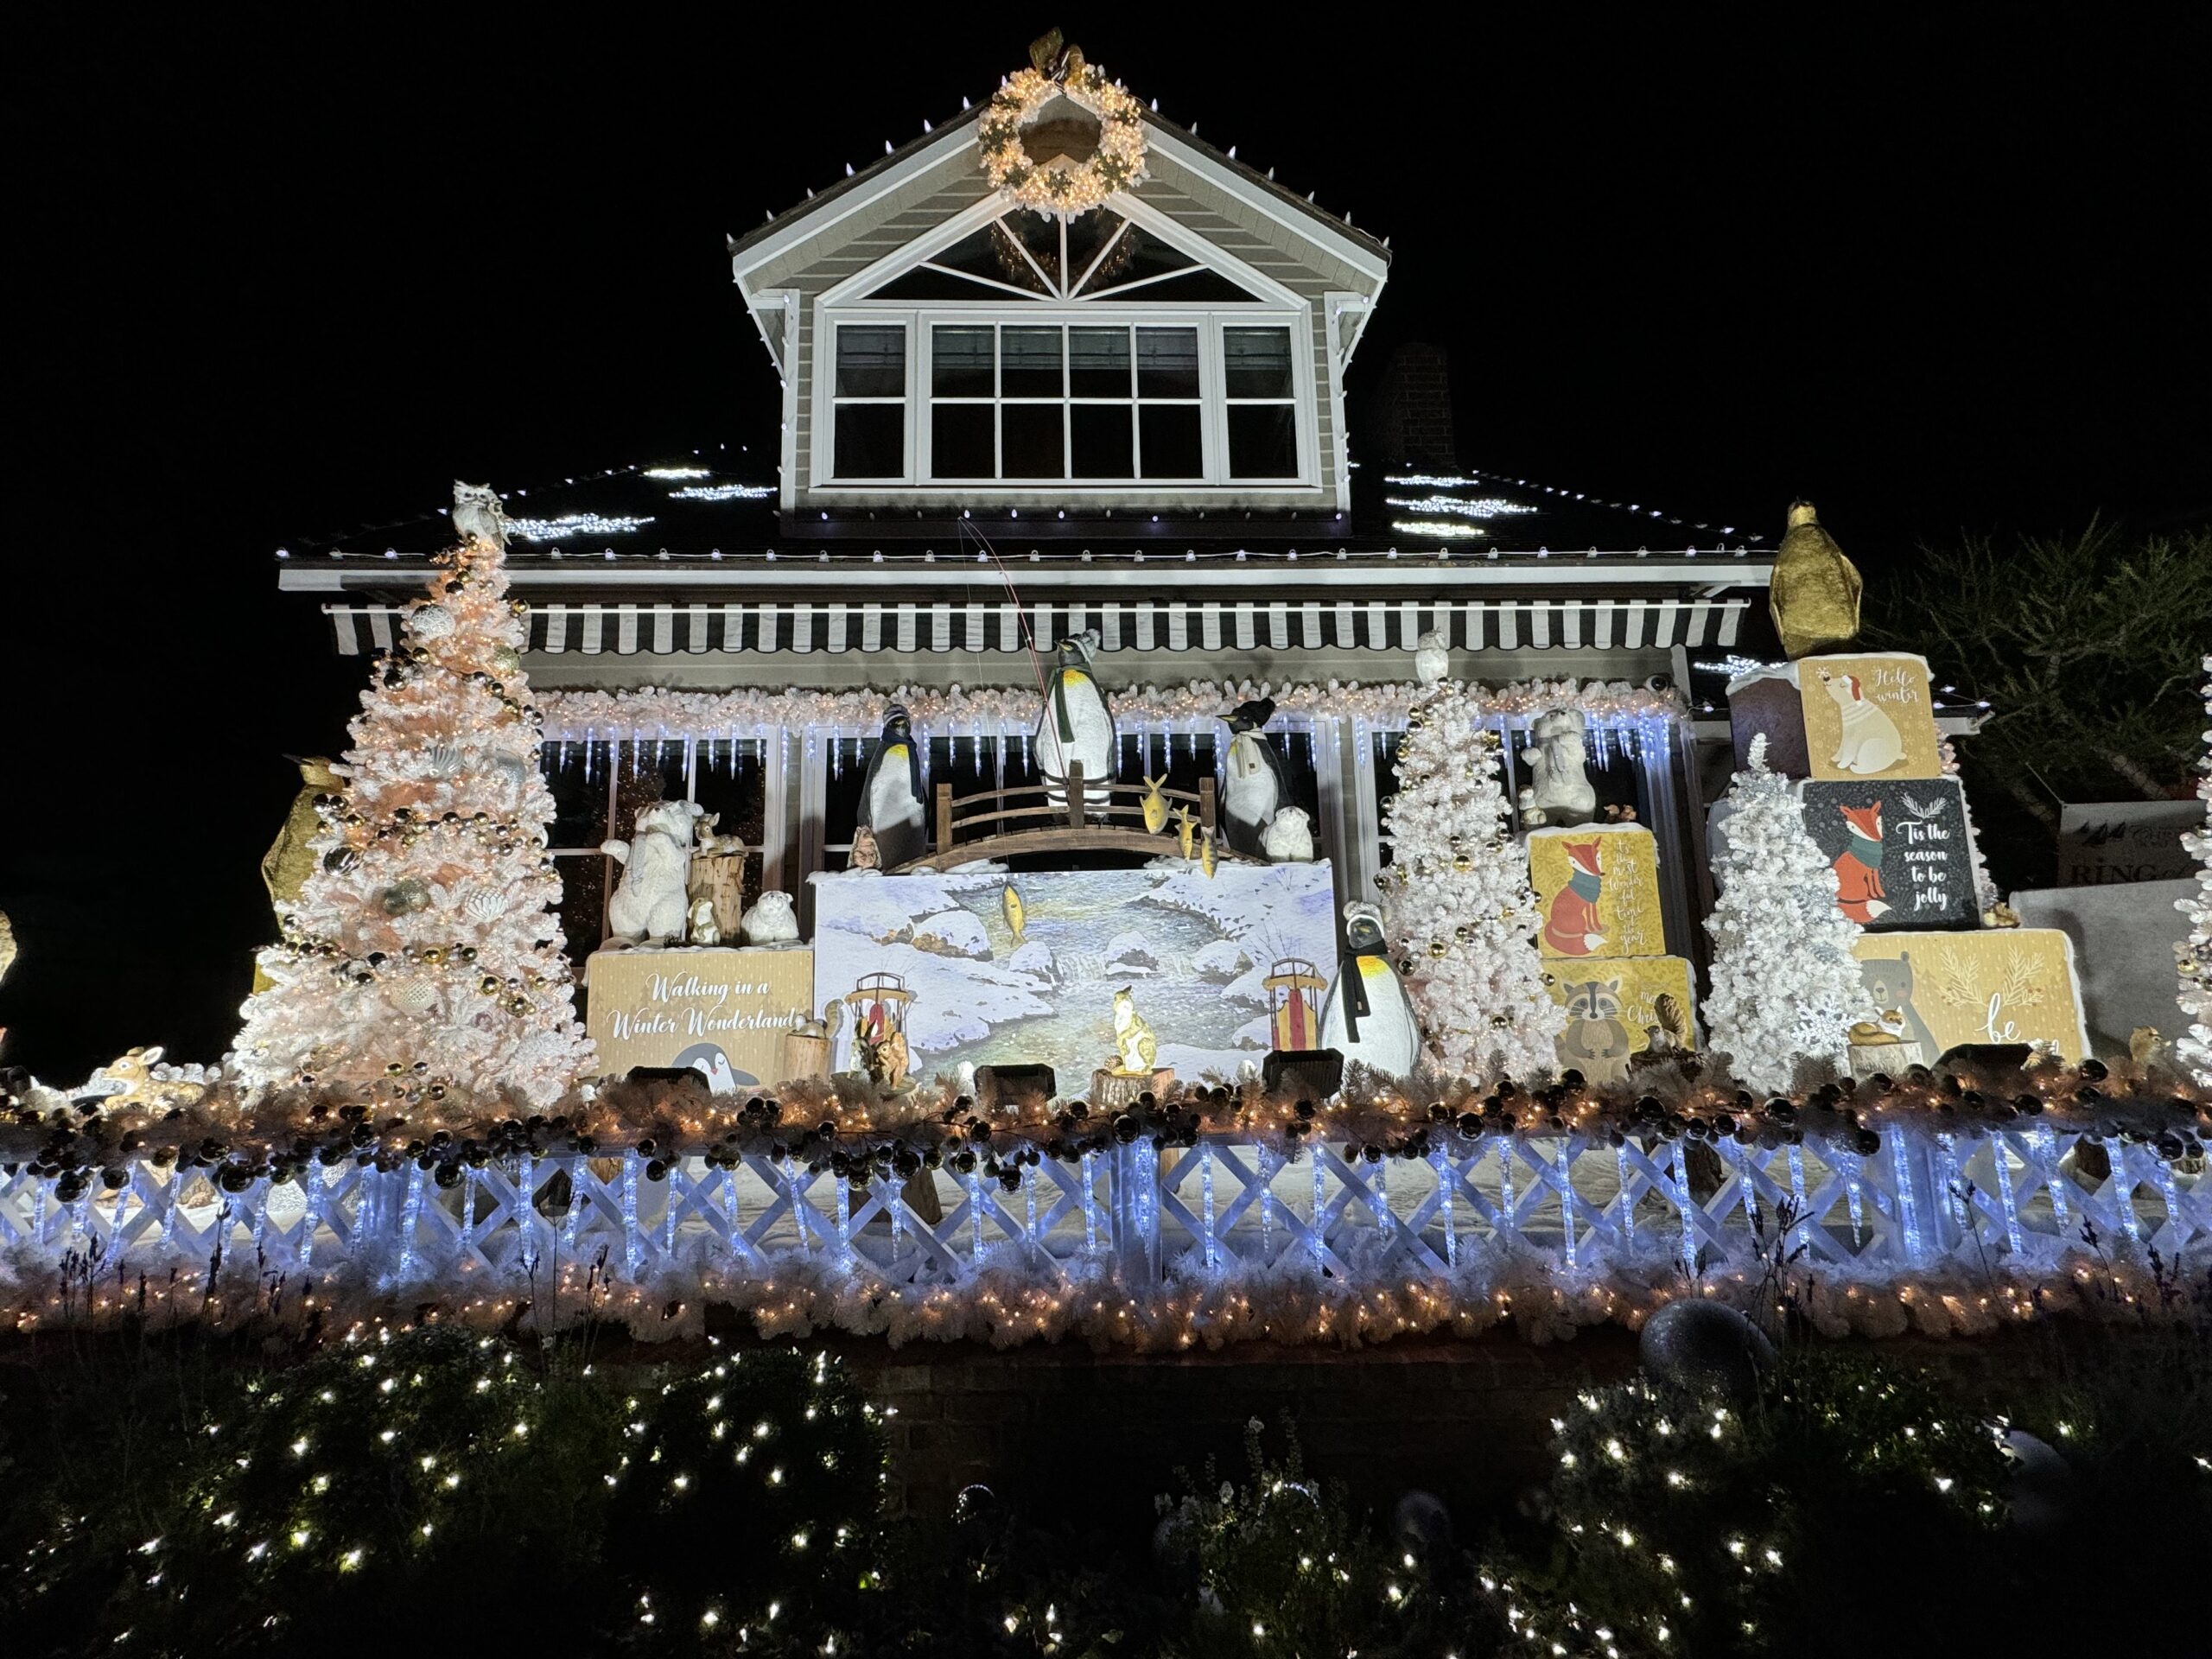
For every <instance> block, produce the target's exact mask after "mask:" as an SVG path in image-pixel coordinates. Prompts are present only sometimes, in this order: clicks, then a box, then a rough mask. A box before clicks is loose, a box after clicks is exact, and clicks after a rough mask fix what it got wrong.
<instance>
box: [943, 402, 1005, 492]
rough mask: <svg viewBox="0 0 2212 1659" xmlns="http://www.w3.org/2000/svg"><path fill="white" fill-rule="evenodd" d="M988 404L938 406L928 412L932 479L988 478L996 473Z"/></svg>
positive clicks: (996, 465) (996, 466)
mask: <svg viewBox="0 0 2212 1659" xmlns="http://www.w3.org/2000/svg"><path fill="white" fill-rule="evenodd" d="M991 416H992V410H991V406H990V405H989V404H938V405H937V406H936V407H935V408H933V409H931V410H930V473H931V476H932V477H936V478H989V477H991V476H992V475H993V474H995V473H996V472H997V470H998V464H997V461H996V458H995V456H994V455H993V454H991V447H992V446H991V431H992V426H993V422H992V418H991Z"/></svg>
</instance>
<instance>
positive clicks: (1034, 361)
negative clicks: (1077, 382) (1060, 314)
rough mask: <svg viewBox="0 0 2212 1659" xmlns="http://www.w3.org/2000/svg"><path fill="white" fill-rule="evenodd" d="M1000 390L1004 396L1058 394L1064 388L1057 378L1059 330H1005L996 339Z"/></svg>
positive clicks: (1058, 370) (1061, 392) (1058, 367)
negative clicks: (997, 340)
mask: <svg viewBox="0 0 2212 1659" xmlns="http://www.w3.org/2000/svg"><path fill="white" fill-rule="evenodd" d="M999 389H1000V391H1001V395H1002V396H1004V397H1059V396H1061V395H1062V394H1063V392H1064V391H1065V387H1064V386H1063V385H1062V384H1061V379H1060V331H1059V330H1058V329H1057V328H1008V329H1006V330H1004V331H1003V332H1002V333H1001V335H1000V338H999Z"/></svg>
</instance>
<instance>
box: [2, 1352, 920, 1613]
mask: <svg viewBox="0 0 2212 1659" xmlns="http://www.w3.org/2000/svg"><path fill="white" fill-rule="evenodd" d="M881 1425H882V1419H881V1415H880V1413H878V1412H877V1411H876V1409H875V1408H874V1407H871V1406H868V1405H867V1404H866V1403H865V1402H862V1401H861V1399H860V1397H859V1395H858V1393H857V1391H856V1390H855V1388H854V1387H853V1385H852V1383H851V1382H850V1381H849V1378H848V1377H847V1376H846V1375H845V1374H844V1373H843V1371H842V1370H841V1369H837V1368H834V1367H832V1366H830V1365H829V1363H828V1360H827V1357H826V1356H822V1355H814V1356H804V1355H801V1354H799V1353H798V1352H797V1351H792V1350H785V1349H747V1350H745V1351H742V1352H740V1351H734V1350H732V1351H725V1352H721V1353H719V1354H717V1355H716V1356H715V1357H713V1358H712V1359H710V1360H709V1361H708V1362H706V1363H703V1364H698V1365H695V1366H693V1367H691V1368H690V1369H689V1370H685V1371H683V1372H681V1373H679V1374H677V1375H674V1376H664V1375H662V1374H660V1373H649V1374H645V1375H642V1376H641V1375H638V1374H635V1373H632V1374H629V1375H627V1376H626V1377H624V1378H623V1379H621V1380H617V1379H615V1378H612V1377H608V1376H602V1375H597V1374H595V1372H594V1367H593V1366H591V1365H590V1364H588V1363H581V1362H580V1359H579V1351H576V1350H574V1349H571V1350H569V1351H564V1352H563V1353H562V1354H560V1355H557V1356H555V1357H551V1358H550V1359H547V1358H544V1357H532V1356H531V1355H528V1354H525V1353H524V1352H523V1351H519V1350H518V1349H516V1348H515V1347H514V1346H512V1344H508V1343H506V1342H504V1341H501V1340H499V1339H497V1338H480V1337H474V1336H472V1335H469V1334H467V1333H465V1332H460V1331H456V1330H451V1329H444V1328H440V1327H436V1326H429V1327H419V1328H416V1329H412V1330H405V1331H401V1332H397V1333H395V1332H392V1331H391V1330H389V1329H385V1330H381V1331H378V1332H376V1333H374V1334H372V1335H367V1336H362V1335H360V1334H359V1333H356V1336H355V1337H354V1338H353V1339H349V1340H347V1341H346V1342H344V1343H341V1344H335V1345H334V1346H333V1347H331V1348H330V1349H328V1350H326V1351H324V1352H323V1353H321V1355H319V1356H318V1357H315V1358H312V1359H309V1360H308V1361H306V1362H305V1363H302V1364H300V1365H298V1366H296V1367H294V1368H293V1369H290V1370H284V1371H280V1372H276V1373H272V1374H270V1375H267V1376H259V1377H252V1378H249V1379H247V1380H245V1381H243V1382H242V1383H239V1385H238V1387H236V1388H235V1389H233V1390H232V1391H231V1392H230V1394H229V1395H228V1396H227V1397H226V1398H225V1399H224V1400H222V1401H221V1402H219V1403H218V1404H216V1405H215V1406H214V1407H213V1408H212V1409H210V1410H209V1411H207V1413H206V1414H204V1420H203V1421H195V1422H194V1423H193V1424H191V1425H190V1426H189V1427H188V1429H179V1430H178V1431H177V1433H178V1435H179V1440H180V1442H181V1443H180V1444H179V1445H176V1446H162V1448H160V1449H161V1452H162V1459H161V1463H162V1465H163V1468H162V1474H161V1475H159V1476H157V1477H151V1478H148V1479H147V1480H145V1482H144V1483H143V1488H144V1490H143V1491H141V1492H140V1493H137V1494H135V1495H125V1494H118V1498H124V1497H130V1496H136V1497H138V1498H140V1499H142V1500H146V1501H148V1502H149V1503H150V1509H149V1513H148V1516H147V1519H148V1522H149V1525H150V1526H151V1529H150V1530H149V1533H148V1535H145V1536H143V1537H136V1536H126V1535H125V1534H124V1532H123V1530H122V1529H121V1527H120V1524H119V1523H118V1518H117V1516H114V1515H107V1514H103V1515H100V1516H93V1517H84V1516H72V1515H70V1514H67V1513H66V1512H65V1509H66V1507H67V1506H59V1505H49V1504H46V1503H41V1493H42V1489H41V1488H39V1487H37V1486H36V1485H35V1484H32V1486H31V1490H30V1491H29V1493H28V1495H27V1496H26V1497H25V1498H24V1509H23V1510H22V1511H19V1512H18V1514H17V1515H16V1517H15V1526H16V1530H17V1532H18V1534H19V1535H18V1536H16V1537H15V1538H13V1539H11V1540H10V1541H11V1542H13V1543H15V1544H16V1548H17V1551H18V1559H21V1560H28V1561H29V1563H31V1566H30V1567H29V1570H28V1571H25V1572H20V1573H16V1574H13V1575H10V1580H11V1581H10V1583H9V1584H8V1586H7V1589H6V1592H5V1594H4V1597H3V1598H0V1611H6V1612H7V1614H8V1616H9V1622H10V1624H12V1625H13V1626H14V1628H16V1630H19V1631H22V1632H26V1633H31V1634H33V1635H39V1634H41V1633H42V1634H43V1636H44V1637H45V1638H46V1639H48V1640H50V1641H51V1642H52V1643H54V1644H55V1646H56V1647H57V1648H59V1649H61V1650H68V1651H74V1650H76V1645H77V1644H79V1643H84V1644H85V1645H86V1646H87V1647H88V1649H98V1650H100V1651H115V1650H120V1651H125V1652H130V1651H149V1652H174V1651H199V1652H213V1651H221V1652H266V1653H271V1654H276V1653H284V1654H292V1653H299V1652H302V1651H306V1650H310V1649H312V1650H318V1651H328V1650H332V1649H335V1650H338V1651H350V1650H352V1648H353V1644H354V1643H356V1642H361V1641H366V1640H368V1639H370V1638H371V1637H377V1638H378V1639H382V1638H384V1637H388V1636H389V1635H390V1634H391V1632H392V1631H393V1630H396V1629H397V1628H398V1627H399V1625H400V1624H401V1623H402V1622H403V1621H404V1620H407V1619H410V1618H427V1619H430V1620H432V1621H440V1620H444V1619H449V1618H454V1617H455V1616H464V1617H467V1618H470V1619H471V1620H472V1621H473V1622H475V1623H479V1624H480V1625H481V1627H482V1628H483V1629H484V1630H486V1631H487V1632H490V1633H493V1634H496V1635H497V1636H498V1637H499V1638H500V1639H502V1640H505V1641H512V1642H518V1643H523V1644H524V1645H536V1644H540V1643H558V1644H560V1645H562V1646H563V1647H568V1648H573V1647H574V1646H575V1643H577V1642H578V1641H579V1640H582V1641H584V1642H585V1644H586V1645H587V1646H588V1647H592V1648H594V1649H595V1650H602V1651H603V1650H610V1649H612V1648H613V1646H614V1645H615V1644H617V1643H622V1644H626V1645H633V1646H636V1647H638V1648H639V1649H640V1650H643V1651H650V1652H653V1653H685V1652H695V1651H696V1652H710V1651H724V1650H736V1649H744V1648H746V1647H747V1646H748V1645H751V1646H753V1647H755V1648H758V1647H759V1646H760V1645H763V1643H762V1642H761V1640H760V1638H765V1637H769V1636H770V1635H771V1634H772V1627H773V1626H774V1625H775V1624H777V1623H778V1621H779V1620H780V1621H782V1622H783V1623H784V1624H785V1626H786V1627H790V1626H793V1625H796V1626H797V1627H798V1628H799V1629H801V1630H810V1631H812V1632H814V1634H813V1636H812V1638H811V1639H812V1642H813V1643H814V1644H815V1645H816V1646H817V1647H818V1646H819V1643H820V1642H821V1640H822V1632H823V1630H831V1631H834V1630H836V1629H838V1628H840V1624H841V1622H847V1623H849V1618H850V1616H851V1613H852V1611H853V1610H852V1609H850V1608H849V1606H847V1605H845V1604H846V1603H847V1601H848V1600H849V1593H850V1588H851V1586H853V1585H855V1583H858V1582H861V1581H863V1580H865V1579H866V1577H867V1576H868V1573H869V1571H870V1570H871V1561H872V1560H873V1557H872V1554H871V1553H870V1552H871V1551H873V1550H874V1549H876V1548H878V1547H879V1546H880V1538H879V1536H878V1532H877V1517H878V1514H879V1511H880V1499H881V1493H882V1491H883V1482H884V1481H885V1479H886V1478H887V1476H886V1473H885V1470H884V1456H885V1442H884V1435H883V1432H882V1426H881ZM76 1455H78V1456H79V1457H83V1458H90V1459H118V1458H119V1457H120V1456H121V1455H122V1453H121V1450H120V1448H119V1447H118V1446H115V1445H112V1444H93V1445H88V1446H83V1447H81V1448H79V1449H78V1452H77V1453H76ZM165 1479H166V1480H168V1481H170V1482H172V1483H173V1490H172V1491H171V1492H170V1493H169V1494H168V1496H167V1498H166V1501H163V1499H162V1497H158V1496H156V1494H157V1493H158V1492H159V1491H160V1489H161V1487H162V1482H163V1480H165ZM70 1556H77V1557H79V1559H78V1560H77V1561H76V1562H75V1564H74V1565H75V1567H76V1568H77V1569H78V1570H73V1571H67V1572H65V1571H62V1570H61V1566H62V1564H63V1562H64V1561H65V1560H66V1558H68V1557H70ZM87 1559H89V1560H91V1562H92V1565H93V1566H94V1567H96V1568H98V1569H99V1570H97V1571H92V1572H86V1571H84V1570H81V1569H82V1568H83V1567H84V1566H85V1564H86V1560H87ZM748 1626H749V1627H751V1630H753V1632H754V1635H755V1640H754V1641H753V1643H750V1644H748V1643H747V1635H746V1632H747V1627H748ZM87 1638H90V1640H89V1641H88V1640H87ZM24 1650H25V1651H43V1650H45V1649H44V1648H43V1647H42V1646H39V1645H36V1643H34V1644H33V1645H31V1646H29V1647H26V1649H24Z"/></svg>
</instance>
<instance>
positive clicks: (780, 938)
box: [737, 887, 798, 944]
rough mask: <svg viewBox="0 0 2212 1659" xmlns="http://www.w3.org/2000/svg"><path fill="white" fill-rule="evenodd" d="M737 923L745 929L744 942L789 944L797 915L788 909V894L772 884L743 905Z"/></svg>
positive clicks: (795, 933)
mask: <svg viewBox="0 0 2212 1659" xmlns="http://www.w3.org/2000/svg"><path fill="white" fill-rule="evenodd" d="M737 925H739V926H740V927H741V928H743V929H744V930H745V942H746V943H747V944H794V943H796V942H797V940H798V913H797V912H795V911H793V910H792V909H791V894H789V893H778V892H777V891H776V890H775V889H774V888H772V887H771V888H770V889H769V890H768V891H767V892H766V893H762V894H761V895H760V897H759V898H758V899H754V900H753V903H752V904H751V905H750V906H747V909H746V912H745V914H744V915H742V916H741V917H739V918H737Z"/></svg>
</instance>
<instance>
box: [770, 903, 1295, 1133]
mask: <svg viewBox="0 0 2212 1659" xmlns="http://www.w3.org/2000/svg"><path fill="white" fill-rule="evenodd" d="M814 880H815V901H814V911H815V940H814V997H815V1002H816V1004H817V1007H823V1008H827V1007H829V1005H831V1004H832V1003H835V1002H837V1001H842V999H843V998H844V997H846V996H847V995H849V993H851V992H853V991H855V990H857V989H858V988H860V987H861V984H862V982H863V981H865V980H868V979H869V977H870V976H880V975H887V974H888V975H894V976H897V979H898V982H899V985H900V987H901V988H904V989H905V990H906V991H907V992H908V993H910V994H911V996H912V1001H908V1002H906V1003H905V1004H904V1005H903V1007H904V1010H905V1017H906V1042H907V1046H908V1048H909V1049H910V1051H911V1052H912V1055H913V1061H914V1070H915V1072H916V1074H917V1075H918V1076H921V1077H928V1076H930V1075H931V1074H933V1073H937V1072H950V1071H954V1070H955V1069H956V1068H957V1067H958V1066H959V1065H961V1064H962V1063H963V1062H965V1063H967V1064H969V1065H994V1064H1002V1065H1014V1064H1037V1063H1041V1064H1043V1065H1050V1066H1052V1068H1053V1069H1054V1070H1055V1071H1058V1073H1059V1075H1060V1078H1061V1087H1062V1089H1063V1090H1071V1091H1072V1090H1080V1089H1081V1087H1082V1086H1083V1083H1084V1079H1085V1078H1087V1077H1089V1075H1090V1071H1091V1070H1092V1069H1093V1068H1094V1067H1096V1066H1098V1065H1104V1064H1105V1063H1106V1062H1107V1061H1108V1060H1109V1058H1110V1057H1111V1056H1112V1053H1113V1020H1114V993H1115V991H1116V990H1117V989H1120V988H1122V987H1124V986H1126V987H1128V988H1129V989H1130V991H1131V993H1132V995H1133V996H1134V998H1135V1002H1136V1007H1137V1012H1138V1013H1139V1014H1141V1015H1143V1017H1144V1018H1145V1020H1147V1022H1148V1023H1149V1024H1150V1025H1151V1027H1152V1028H1153V1031H1154V1033H1156V1034H1157V1036H1158V1037H1159V1039H1160V1064H1161V1065H1164V1066H1172V1067H1173V1068H1174V1070H1175V1072H1176V1074H1177V1075H1178V1076H1179V1077H1184V1078H1186V1079H1190V1080H1192V1081H1196V1080H1198V1079H1199V1078H1202V1077H1207V1076H1209V1075H1211V1076H1216V1077H1223V1078H1225V1079H1233V1078H1234V1077H1236V1075H1237V1073H1238V1071H1239V1070H1240V1068H1241V1067H1243V1066H1244V1065H1248V1064H1254V1065H1255V1064H1257V1062H1258V1060H1259V1058H1260V1057H1261V1056H1262V1055H1263V1054H1264V1053H1265V1052H1267V1050H1268V1039H1269V1031H1270V1027H1269V1018H1268V1017H1269V1015H1270V1014H1271V1013H1272V1011H1273V1006H1272V1005H1273V1002H1274V1001H1279V1000H1280V997H1281V995H1283V993H1281V992H1277V993H1273V994H1271V993H1270V992H1269V991H1268V988H1267V987H1266V985H1265V984H1264V982H1265V980H1266V979H1267V978H1268V976H1270V975H1271V974H1273V973H1274V972H1275V971H1276V969H1278V967H1279V966H1281V965H1282V964H1285V963H1290V962H1293V961H1295V962H1299V963H1305V964H1308V965H1310V967H1311V968H1312V969H1313V970H1316V971H1318V972H1319V974H1320V975H1321V976H1323V977H1324V978H1327V977H1328V976H1332V975H1333V974H1334V972H1335V971H1336V953H1337V925H1336V897H1335V887H1334V880H1333V877H1332V872H1331V869H1330V867H1329V865H1328V863H1327V862H1326V861H1319V862H1316V863H1312V864H1275V865H1266V866H1262V865H1256V864H1226V863H1224V864H1222V865H1219V866H1217V868H1216V869H1215V872H1214V874H1213V875H1212V877H1211V879H1209V878H1208V877H1207V876H1206V875H1205V873H1204V872H1203V871H1202V870H1200V869H1199V868H1197V867H1196V866H1195V865H1192V866H1191V867H1189V868H1185V866H1184V865H1183V863H1182V861H1180V860H1179V859H1166V860H1160V861H1154V864H1153V865H1152V866H1151V867H1149V868H1144V869H1137V870H1050V871H1022V872H1016V873H1014V874H1007V873H1006V872H1005V871H1003V870H998V869H985V868H976V869H966V870H954V871H951V872H950V873H948V874H919V875H861V876H847V875H823V876H817V877H816V878H814ZM1009 885H1011V886H1012V887H1014V891H1015V893H1017V894H1018V895H1019V897H1020V906H1019V910H1018V912H1017V913H1018V914H1019V915H1020V918H1021V925H1022V928H1021V937H1020V938H1019V939H1017V938H1015V937H1014V931H1013V928H1012V926H1011V925H1010V924H1009V921H1008V919H1007V918H1008V913H1009V912H1010V911H1012V910H1014V906H1009V905H1008V904H1007V899H1006V889H1007V887H1008V886H1009ZM1314 1001H1315V1006H1314V1007H1313V1016H1314V1026H1313V1028H1315V1029H1318V1024H1319V1012H1320V1011H1319V998H1318V997H1316V998H1315V999H1314ZM887 1006H889V1005H888V1004H887Z"/></svg>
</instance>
